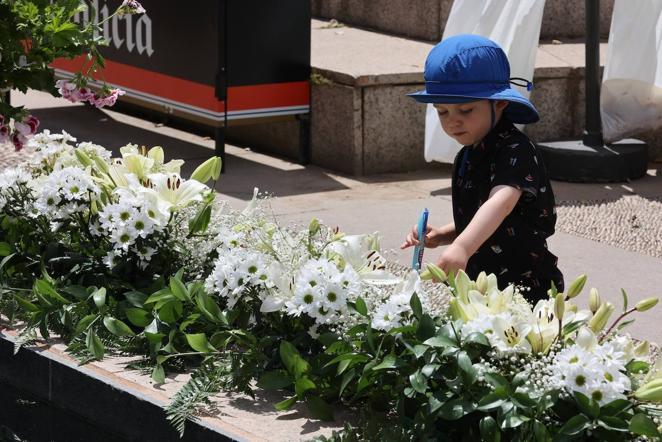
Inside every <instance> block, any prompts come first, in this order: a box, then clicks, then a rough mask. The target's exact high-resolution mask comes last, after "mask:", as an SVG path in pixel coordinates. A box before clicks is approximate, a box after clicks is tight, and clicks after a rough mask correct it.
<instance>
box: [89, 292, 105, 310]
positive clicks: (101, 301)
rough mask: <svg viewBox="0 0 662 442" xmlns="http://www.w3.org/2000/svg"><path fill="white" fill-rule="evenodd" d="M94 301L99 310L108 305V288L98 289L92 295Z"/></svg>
mask: <svg viewBox="0 0 662 442" xmlns="http://www.w3.org/2000/svg"><path fill="white" fill-rule="evenodd" d="M92 299H93V300H94V305H96V306H97V308H101V307H103V306H104V305H106V288H105V287H101V288H99V289H96V290H95V291H94V293H92Z"/></svg>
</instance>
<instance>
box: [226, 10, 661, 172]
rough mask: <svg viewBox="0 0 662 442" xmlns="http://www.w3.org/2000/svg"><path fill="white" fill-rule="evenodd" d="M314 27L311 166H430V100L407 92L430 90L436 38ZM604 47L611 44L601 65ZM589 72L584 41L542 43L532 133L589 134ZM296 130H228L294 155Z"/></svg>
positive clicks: (542, 136) (277, 126)
mask: <svg viewBox="0 0 662 442" xmlns="http://www.w3.org/2000/svg"><path fill="white" fill-rule="evenodd" d="M311 26H312V46H311V48H312V49H311V51H312V57H311V63H312V67H313V76H312V86H311V101H312V103H311V148H312V161H313V163H314V164H317V165H320V166H323V167H328V168H330V169H334V170H337V171H341V172H345V173H349V174H352V175H369V174H376V173H385V172H403V171H413V170H417V169H421V168H425V167H431V165H430V164H428V163H426V162H425V160H424V158H423V146H424V135H425V106H423V105H420V104H418V103H416V102H414V100H412V99H410V98H408V97H406V95H405V94H406V93H408V92H411V91H414V90H417V89H422V88H423V74H422V72H423V65H424V62H425V57H426V56H427V53H428V52H429V51H430V49H431V48H432V46H433V45H432V44H431V43H426V42H421V41H416V40H411V39H405V38H401V37H395V36H392V35H385V34H381V33H376V32H370V31H366V30H363V29H358V28H353V27H350V26H345V27H341V28H335V27H332V26H330V22H328V21H322V20H313V21H312V23H311ZM606 52H607V48H606V43H603V44H602V45H601V64H604V62H605V57H606ZM512 75H513V76H521V74H518V73H517V72H513V73H512ZM583 77H584V45H583V44H582V43H569V44H542V45H540V46H539V48H538V52H537V57H536V65H535V73H534V78H533V82H534V89H533V92H532V94H531V100H532V101H533V103H534V105H535V106H536V107H537V108H538V110H539V111H540V114H541V117H542V119H541V121H540V122H539V123H536V124H533V125H529V126H527V127H526V129H525V130H526V132H527V133H528V134H529V136H531V138H532V139H534V140H535V141H550V140H558V139H564V138H572V137H577V136H579V135H581V134H582V131H583V127H584V115H585V112H584V107H585V104H584V82H583ZM298 134H299V132H298V124H297V123H296V122H292V121H288V122H274V123H271V124H265V125H255V126H245V127H241V126H239V127H231V129H230V133H229V137H230V139H231V140H233V141H234V142H237V143H241V144H245V145H249V146H252V147H255V148H258V149H261V150H264V151H268V152H272V153H278V154H281V155H285V156H289V157H291V158H296V154H297V146H298V139H299V138H298ZM660 135H662V130H660V131H657V133H648V134H641V136H640V138H642V139H644V141H647V142H649V145H650V146H651V155H652V156H653V157H655V156H659V155H660V154H659V152H662V137H661V136H660ZM656 152H657V153H656ZM432 167H433V166H432Z"/></svg>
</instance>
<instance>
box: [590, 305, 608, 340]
mask: <svg viewBox="0 0 662 442" xmlns="http://www.w3.org/2000/svg"><path fill="white" fill-rule="evenodd" d="M613 312H614V304H612V303H611V302H605V303H604V304H602V305H601V306H600V308H599V309H598V311H597V312H595V315H593V317H592V318H591V320H590V321H588V326H589V328H590V329H591V330H593V332H594V333H598V332H599V331H600V330H602V329H603V328H605V325H607V321H609V317H610V316H611V314H612V313H613Z"/></svg>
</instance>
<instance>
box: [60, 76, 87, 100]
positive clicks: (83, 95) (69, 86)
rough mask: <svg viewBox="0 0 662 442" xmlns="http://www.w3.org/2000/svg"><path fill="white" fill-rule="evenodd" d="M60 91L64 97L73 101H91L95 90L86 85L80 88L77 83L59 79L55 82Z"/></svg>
mask: <svg viewBox="0 0 662 442" xmlns="http://www.w3.org/2000/svg"><path fill="white" fill-rule="evenodd" d="M55 86H56V87H57V88H58V92H60V95H62V97H63V98H66V99H67V100H69V101H71V102H72V103H78V102H85V101H90V99H91V98H94V92H92V91H91V90H90V89H88V88H86V87H82V88H79V87H78V86H77V85H76V84H75V83H73V82H71V81H69V80H58V81H56V82H55Z"/></svg>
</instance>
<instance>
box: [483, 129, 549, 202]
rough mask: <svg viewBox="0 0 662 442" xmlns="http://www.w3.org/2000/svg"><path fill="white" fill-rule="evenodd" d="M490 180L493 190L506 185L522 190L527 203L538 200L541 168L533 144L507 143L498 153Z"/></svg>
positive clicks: (522, 142) (517, 141)
mask: <svg viewBox="0 0 662 442" xmlns="http://www.w3.org/2000/svg"><path fill="white" fill-rule="evenodd" d="M490 180H491V187H492V188H494V187H496V186H500V185H506V186H511V187H514V188H516V189H520V190H521V191H522V192H523V199H524V201H525V202H530V201H533V200H534V199H536V197H537V196H538V189H539V188H540V166H539V164H538V157H537V155H536V151H535V147H534V146H533V144H532V143H531V142H530V141H529V140H515V141H513V142H511V143H505V144H504V146H503V147H501V149H499V151H498V152H497V155H496V158H495V160H494V164H493V169H492V173H491V175H490Z"/></svg>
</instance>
